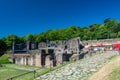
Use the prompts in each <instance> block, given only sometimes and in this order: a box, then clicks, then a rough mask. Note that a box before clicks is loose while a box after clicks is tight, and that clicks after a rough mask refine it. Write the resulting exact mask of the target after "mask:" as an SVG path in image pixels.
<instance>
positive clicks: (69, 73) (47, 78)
mask: <svg viewBox="0 0 120 80" xmlns="http://www.w3.org/2000/svg"><path fill="white" fill-rule="evenodd" d="M116 54H117V52H115V51H114V52H113V51H108V52H105V53H101V54H96V55H94V56H92V57H87V58H84V59H81V60H79V61H76V62H74V63H71V64H68V65H66V66H64V67H62V68H60V69H57V70H54V71H51V72H49V73H47V74H45V75H42V76H40V77H38V78H36V79H35V80H86V79H87V78H88V77H89V76H90V75H91V74H92V73H94V72H96V71H97V70H98V69H99V68H101V67H102V66H103V65H104V64H106V63H107V62H109V58H111V57H112V56H114V55H116Z"/></svg>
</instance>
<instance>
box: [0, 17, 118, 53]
mask: <svg viewBox="0 0 120 80" xmlns="http://www.w3.org/2000/svg"><path fill="white" fill-rule="evenodd" d="M74 37H80V38H81V40H96V39H97V40H98V39H109V38H120V23H119V22H118V20H117V19H110V18H107V19H105V20H104V24H92V25H90V26H89V27H79V26H70V27H68V28H61V29H58V30H51V29H50V30H47V31H46V32H44V33H40V34H34V35H33V34H31V33H30V34H28V35H27V36H22V37H18V36H16V35H13V34H12V35H8V36H7V37H5V38H2V39H1V40H2V41H0V45H4V46H3V47H2V48H1V49H0V50H4V51H6V48H7V49H11V48H12V43H13V42H16V43H21V42H26V41H36V42H46V41H48V40H49V41H60V40H68V39H71V38H74Z"/></svg>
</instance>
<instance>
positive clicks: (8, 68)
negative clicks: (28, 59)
mask: <svg viewBox="0 0 120 80" xmlns="http://www.w3.org/2000/svg"><path fill="white" fill-rule="evenodd" d="M8 59H9V55H8V54H4V55H3V56H1V57H0V64H2V65H3V66H4V67H0V80H6V79H8V78H11V77H14V76H18V75H21V74H24V73H27V72H29V71H33V70H37V72H36V74H35V76H36V77H39V76H41V75H43V74H45V73H48V72H50V71H53V70H56V69H58V68H61V67H63V66H65V65H67V64H69V63H70V62H68V63H66V64H63V65H59V66H56V67H53V68H51V69H49V68H40V67H35V66H25V65H19V64H10V62H9V60H8ZM6 63H7V64H6ZM33 79H34V72H31V73H29V74H26V75H23V76H21V77H17V78H15V79H13V80H33Z"/></svg>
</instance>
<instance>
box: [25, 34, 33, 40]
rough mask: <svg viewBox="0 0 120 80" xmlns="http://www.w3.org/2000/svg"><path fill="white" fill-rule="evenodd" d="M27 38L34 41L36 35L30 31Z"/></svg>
mask: <svg viewBox="0 0 120 80" xmlns="http://www.w3.org/2000/svg"><path fill="white" fill-rule="evenodd" d="M26 39H27V41H30V42H31V41H34V36H33V35H32V34H31V33H30V34H28V35H27V38H26Z"/></svg>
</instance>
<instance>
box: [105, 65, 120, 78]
mask: <svg viewBox="0 0 120 80" xmlns="http://www.w3.org/2000/svg"><path fill="white" fill-rule="evenodd" d="M105 80H120V66H119V67H117V68H115V69H114V70H113V71H112V72H111V73H110V74H109V75H108V76H107V78H106V79H105Z"/></svg>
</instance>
